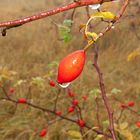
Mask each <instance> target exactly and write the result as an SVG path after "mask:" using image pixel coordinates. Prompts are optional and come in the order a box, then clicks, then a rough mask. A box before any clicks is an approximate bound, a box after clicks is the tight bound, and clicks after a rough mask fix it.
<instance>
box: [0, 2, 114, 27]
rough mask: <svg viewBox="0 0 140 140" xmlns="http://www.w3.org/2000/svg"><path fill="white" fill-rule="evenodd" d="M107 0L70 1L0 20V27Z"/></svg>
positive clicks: (16, 24)
mask: <svg viewBox="0 0 140 140" xmlns="http://www.w3.org/2000/svg"><path fill="white" fill-rule="evenodd" d="M109 1H112V0H78V1H76V2H71V3H69V4H66V5H64V6H59V7H55V8H53V9H51V10H48V11H45V12H41V13H37V14H35V15H32V16H27V17H23V18H21V19H18V20H11V21H5V22H0V27H16V26H20V25H23V24H25V23H28V22H32V21H35V20H38V19H42V18H45V17H48V16H52V15H54V14H57V13H60V12H63V11H67V10H70V9H74V8H77V7H82V6H87V5H91V4H98V3H103V2H109Z"/></svg>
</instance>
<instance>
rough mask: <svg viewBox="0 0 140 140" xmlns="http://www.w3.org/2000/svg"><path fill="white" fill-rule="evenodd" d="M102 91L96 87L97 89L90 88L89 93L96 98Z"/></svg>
mask: <svg viewBox="0 0 140 140" xmlns="http://www.w3.org/2000/svg"><path fill="white" fill-rule="evenodd" d="M100 92H101V91H100V89H98V88H95V89H92V90H90V92H89V94H90V96H92V97H94V98H96V97H97V96H98V95H99V93H100Z"/></svg>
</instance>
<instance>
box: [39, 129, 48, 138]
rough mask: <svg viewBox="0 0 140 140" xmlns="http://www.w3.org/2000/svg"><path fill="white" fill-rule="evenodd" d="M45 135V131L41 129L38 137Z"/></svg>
mask: <svg viewBox="0 0 140 140" xmlns="http://www.w3.org/2000/svg"><path fill="white" fill-rule="evenodd" d="M46 134H47V129H42V130H41V131H40V133H39V136H40V137H44V136H45V135H46Z"/></svg>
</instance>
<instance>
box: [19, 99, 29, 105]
mask: <svg viewBox="0 0 140 140" xmlns="http://www.w3.org/2000/svg"><path fill="white" fill-rule="evenodd" d="M26 102H27V101H26V99H25V98H19V99H18V103H21V104H25V103H26Z"/></svg>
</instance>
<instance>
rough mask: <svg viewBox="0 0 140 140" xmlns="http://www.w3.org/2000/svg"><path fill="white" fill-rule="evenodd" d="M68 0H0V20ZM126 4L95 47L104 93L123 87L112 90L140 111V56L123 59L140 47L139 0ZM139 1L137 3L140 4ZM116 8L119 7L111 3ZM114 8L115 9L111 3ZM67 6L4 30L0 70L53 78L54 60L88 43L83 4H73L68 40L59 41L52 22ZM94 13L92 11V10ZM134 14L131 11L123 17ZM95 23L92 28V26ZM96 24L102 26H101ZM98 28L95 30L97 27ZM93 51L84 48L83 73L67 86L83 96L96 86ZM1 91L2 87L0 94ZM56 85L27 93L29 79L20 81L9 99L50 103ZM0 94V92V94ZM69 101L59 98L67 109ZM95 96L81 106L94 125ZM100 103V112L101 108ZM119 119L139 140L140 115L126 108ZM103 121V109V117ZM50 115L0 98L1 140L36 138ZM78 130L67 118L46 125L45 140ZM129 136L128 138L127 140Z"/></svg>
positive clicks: (115, 105)
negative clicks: (137, 124) (81, 28)
mask: <svg viewBox="0 0 140 140" xmlns="http://www.w3.org/2000/svg"><path fill="white" fill-rule="evenodd" d="M69 1H70V0H56V1H55V0H50V1H49V0H38V1H37V0H0V21H6V20H10V19H17V18H20V17H23V16H27V15H32V14H34V13H37V12H40V11H43V10H48V9H51V8H53V7H55V6H58V5H61V4H64V3H67V2H69ZM137 1H138V3H137V4H136V5H132V4H131V5H130V6H128V9H127V12H126V13H125V18H123V19H121V20H120V22H119V23H118V24H116V26H115V29H112V30H111V31H110V32H108V33H107V34H105V36H103V37H102V38H101V39H99V40H98V42H97V45H98V46H99V53H100V55H99V64H100V67H101V70H102V72H103V75H104V80H105V86H106V90H107V94H110V92H111V90H112V89H113V88H116V89H119V90H121V93H119V94H117V95H114V96H115V97H116V98H118V99H119V100H120V101H122V102H127V101H128V100H134V101H135V103H136V105H135V107H134V109H135V110H138V111H139V112H140V108H139V106H140V56H136V57H135V58H134V59H133V60H131V61H130V62H128V61H127V57H128V55H129V54H130V53H131V52H132V51H133V50H135V49H138V48H140V17H139V13H140V11H139V13H138V14H137V13H136V12H137V11H138V10H139V7H140V3H139V0H137ZM138 4H139V7H138ZM112 7H115V8H116V9H115V10H114V12H116V11H117V9H118V7H119V6H117V5H116V6H114V5H112V6H111V7H110V9H112ZM113 9H114V8H113ZM71 12H72V11H71V10H70V11H67V12H64V13H60V14H57V15H54V16H51V17H48V18H45V19H41V20H38V21H35V22H32V23H28V24H25V25H24V26H21V27H18V28H13V29H11V30H8V32H7V36H6V37H2V36H0V69H2V68H7V69H9V70H12V71H15V72H17V75H16V78H15V79H25V80H30V79H31V78H32V77H39V76H40V77H43V76H44V75H47V74H49V76H50V77H51V78H52V79H54V80H56V76H57V64H58V63H59V61H60V59H62V58H63V57H64V56H65V55H67V54H69V53H70V52H72V51H75V50H78V49H82V48H83V47H84V46H85V45H86V41H85V40H84V38H83V36H82V34H81V33H80V32H79V25H80V24H81V23H85V22H86V21H87V16H86V11H85V8H79V9H77V11H76V13H75V17H74V24H73V26H72V31H71V34H72V40H71V41H70V42H68V43H64V42H63V41H62V40H60V36H59V34H58V28H57V26H56V24H55V23H57V24H62V23H63V20H64V19H69V18H70V17H71ZM90 12H91V13H92V11H90ZM126 15H133V16H126ZM94 28H96V27H94ZM99 28H100V27H99ZM99 28H98V27H97V30H99ZM92 63H93V50H92V49H90V51H89V52H88V53H87V60H86V66H85V68H84V71H83V73H82V75H81V76H80V77H79V78H78V79H76V80H75V81H74V82H73V84H72V85H71V88H72V90H73V91H74V92H75V93H76V94H77V98H78V99H79V100H81V96H82V95H85V94H89V93H90V91H92V90H93V89H95V88H98V77H97V73H96V71H95V69H94V67H93V66H92ZM1 92H2V91H0V94H1ZM57 92H58V91H57V89H53V88H50V86H49V85H48V84H47V81H46V86H45V90H42V89H37V88H36V87H33V88H32V91H31V92H30V95H28V84H24V85H23V86H21V87H20V88H17V89H16V94H15V95H13V98H18V97H25V96H28V98H29V99H32V100H33V102H35V104H38V105H41V106H44V107H45V106H47V107H50V108H51V107H52V103H50V100H51V101H52V99H53V97H54V96H55V95H56V93H57ZM61 92H62V93H61V94H62V96H61V98H64V97H65V92H64V90H61ZM0 96H1V95H0ZM109 98H110V100H111V104H112V107H113V108H115V116H116V117H117V115H118V112H119V104H118V103H117V102H115V101H114V100H113V99H112V96H111V97H110V96H109ZM63 104H66V106H67V101H66V100H64V99H62V100H61V104H60V105H58V106H59V107H60V108H61V109H62V110H65V106H63ZM94 104H95V103H94V100H93V99H92V98H90V99H89V101H88V102H87V105H86V108H87V110H88V109H89V110H90V111H89V112H86V111H83V114H84V118H85V119H86V120H87V121H88V122H89V123H92V122H94V123H95V124H96V118H95V111H91V110H92V109H95V108H94V106H93V105H94ZM102 108H104V106H103V104H102V102H101V104H100V113H102V111H103V110H104V109H102ZM124 114H125V115H124V117H123V118H122V120H121V121H122V122H123V121H124V122H128V123H129V127H130V130H131V131H132V134H134V136H135V137H136V138H135V139H134V140H139V139H140V137H139V138H138V135H140V131H139V133H138V131H137V128H136V127H135V126H134V122H135V121H136V120H138V119H140V118H138V117H137V116H136V115H134V114H131V113H130V112H129V111H126V112H125V113H124ZM101 118H102V120H104V118H106V114H105V115H104V116H101ZM51 119H53V117H52V116H51V117H48V114H45V113H43V112H41V111H38V110H35V109H32V108H30V107H27V106H26V105H25V106H24V105H18V106H17V108H16V109H15V105H14V104H12V103H10V102H7V101H3V100H1V101H0V140H39V137H38V136H37V133H38V131H39V130H40V129H42V128H43V127H45V126H46V123H47V121H48V120H51ZM68 129H76V128H75V126H73V125H71V123H69V122H66V121H58V122H56V123H55V124H54V125H52V126H50V128H49V133H48V135H47V136H46V138H44V140H64V139H65V140H74V139H71V138H69V136H68V135H67V134H66V130H68ZM128 140H129V139H128Z"/></svg>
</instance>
